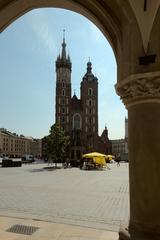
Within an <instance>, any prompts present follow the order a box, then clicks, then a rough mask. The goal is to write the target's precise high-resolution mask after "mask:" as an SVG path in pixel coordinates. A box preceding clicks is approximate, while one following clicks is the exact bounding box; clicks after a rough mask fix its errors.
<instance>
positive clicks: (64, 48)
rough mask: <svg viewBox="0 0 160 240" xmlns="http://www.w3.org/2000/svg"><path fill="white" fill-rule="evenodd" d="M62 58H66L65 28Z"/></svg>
mask: <svg viewBox="0 0 160 240" xmlns="http://www.w3.org/2000/svg"><path fill="white" fill-rule="evenodd" d="M61 58H62V59H63V60H66V43H65V29H63V43H62V53H61Z"/></svg>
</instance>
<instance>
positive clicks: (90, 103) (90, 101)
mask: <svg viewBox="0 0 160 240" xmlns="http://www.w3.org/2000/svg"><path fill="white" fill-rule="evenodd" d="M89 106H90V107H91V106H92V100H91V99H90V100H89Z"/></svg>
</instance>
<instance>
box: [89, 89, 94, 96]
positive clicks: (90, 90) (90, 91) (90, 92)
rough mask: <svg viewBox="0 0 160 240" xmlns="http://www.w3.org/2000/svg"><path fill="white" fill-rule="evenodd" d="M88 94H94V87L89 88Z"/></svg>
mask: <svg viewBox="0 0 160 240" xmlns="http://www.w3.org/2000/svg"><path fill="white" fill-rule="evenodd" d="M88 95H89V96H92V95H93V89H92V88H89V89H88Z"/></svg>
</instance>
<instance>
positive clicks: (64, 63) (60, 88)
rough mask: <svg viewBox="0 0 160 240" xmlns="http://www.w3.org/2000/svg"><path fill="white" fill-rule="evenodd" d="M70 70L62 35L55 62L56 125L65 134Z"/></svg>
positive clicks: (67, 130) (67, 129)
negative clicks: (60, 48)
mask: <svg viewBox="0 0 160 240" xmlns="http://www.w3.org/2000/svg"><path fill="white" fill-rule="evenodd" d="M71 68H72V64H71V61H70V57H69V55H68V56H67V54H66V43H65V36H64V35H63V43H62V52H61V54H59V56H58V57H57V60H56V113H55V115H56V123H59V124H60V126H61V127H62V129H63V130H64V131H65V132H66V133H67V132H69V131H70V102H71Z"/></svg>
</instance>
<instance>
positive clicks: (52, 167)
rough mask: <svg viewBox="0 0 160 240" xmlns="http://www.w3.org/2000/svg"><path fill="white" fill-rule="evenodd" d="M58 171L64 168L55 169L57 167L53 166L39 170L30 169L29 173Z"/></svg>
mask: <svg viewBox="0 0 160 240" xmlns="http://www.w3.org/2000/svg"><path fill="white" fill-rule="evenodd" d="M58 169H62V167H55V166H51V167H49V166H48V167H43V168H38V169H30V170H28V171H29V172H32V173H33V172H44V171H55V170H58Z"/></svg>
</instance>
